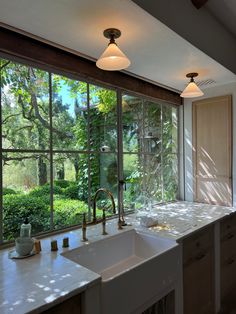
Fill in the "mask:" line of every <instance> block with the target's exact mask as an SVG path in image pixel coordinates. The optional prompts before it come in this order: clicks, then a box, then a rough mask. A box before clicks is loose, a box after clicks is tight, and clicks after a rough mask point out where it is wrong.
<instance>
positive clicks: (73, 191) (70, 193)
mask: <svg viewBox="0 0 236 314" xmlns="http://www.w3.org/2000/svg"><path fill="white" fill-rule="evenodd" d="M78 190H79V188H78V186H77V185H71V186H68V187H67V188H65V189H64V191H63V194H64V195H65V197H67V198H71V199H74V200H78V199H79V193H78Z"/></svg>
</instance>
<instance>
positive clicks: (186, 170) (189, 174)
mask: <svg viewBox="0 0 236 314" xmlns="http://www.w3.org/2000/svg"><path fill="white" fill-rule="evenodd" d="M224 95H232V107H233V118H232V120H233V121H232V122H233V158H232V162H233V170H232V182H233V205H234V206H236V83H235V82H234V83H231V84H227V85H221V86H216V87H211V88H208V89H206V90H204V96H202V97H199V98H197V100H200V99H205V98H210V97H217V96H224ZM194 100H196V98H195V99H184V106H183V109H182V110H181V111H180V116H182V118H181V119H183V129H182V130H180V134H182V137H183V144H182V145H181V141H180V151H182V153H181V154H180V165H181V167H180V181H181V184H180V187H182V188H180V197H181V199H184V200H186V201H193V167H192V101H194ZM180 125H181V124H180Z"/></svg>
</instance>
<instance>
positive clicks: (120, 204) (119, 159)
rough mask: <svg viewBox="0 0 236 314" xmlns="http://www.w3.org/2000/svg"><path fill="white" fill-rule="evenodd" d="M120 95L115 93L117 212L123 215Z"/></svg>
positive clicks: (119, 92) (118, 92)
mask: <svg viewBox="0 0 236 314" xmlns="http://www.w3.org/2000/svg"><path fill="white" fill-rule="evenodd" d="M122 135H123V132H122V93H121V91H120V90H118V91H117V152H118V154H117V165H118V169H117V170H118V182H117V183H118V210H120V211H121V213H124V208H123V181H124V174H123V138H122Z"/></svg>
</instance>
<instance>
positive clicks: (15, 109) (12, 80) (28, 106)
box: [1, 59, 50, 150]
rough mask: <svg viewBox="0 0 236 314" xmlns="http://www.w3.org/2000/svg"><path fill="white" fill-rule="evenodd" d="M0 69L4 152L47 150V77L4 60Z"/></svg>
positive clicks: (27, 67)
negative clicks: (13, 150) (5, 149)
mask: <svg viewBox="0 0 236 314" xmlns="http://www.w3.org/2000/svg"><path fill="white" fill-rule="evenodd" d="M1 65H2V66H3V68H2V69H1V81H2V89H1V91H2V95H1V97H2V133H3V148H8V149H9V148H14V149H17V148H19V149H26V148H27V149H43V150H44V149H48V148H49V128H50V125H49V79H48V73H47V72H45V71H42V70H39V69H35V68H33V67H29V66H25V65H21V64H19V63H14V62H7V61H4V60H3V59H1ZM4 65H5V66H4Z"/></svg>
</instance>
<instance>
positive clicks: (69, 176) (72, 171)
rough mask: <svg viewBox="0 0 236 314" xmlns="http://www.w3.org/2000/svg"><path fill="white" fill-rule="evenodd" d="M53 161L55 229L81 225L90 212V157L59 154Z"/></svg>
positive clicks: (55, 155)
mask: <svg viewBox="0 0 236 314" xmlns="http://www.w3.org/2000/svg"><path fill="white" fill-rule="evenodd" d="M53 161H54V164H53V173H54V175H53V177H54V183H53V185H54V194H53V211H54V215H53V217H54V227H55V228H56V229H60V228H63V227H67V226H71V225H75V224H81V223H82V213H84V212H86V213H87V212H88V155H85V154H66V153H64V154H63V153H58V154H54V156H53Z"/></svg>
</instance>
